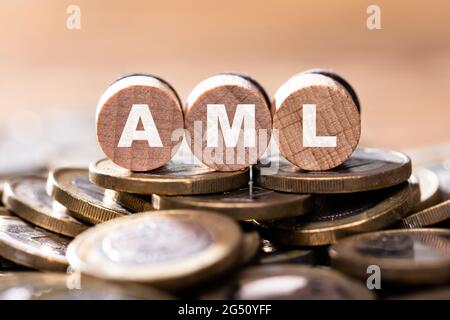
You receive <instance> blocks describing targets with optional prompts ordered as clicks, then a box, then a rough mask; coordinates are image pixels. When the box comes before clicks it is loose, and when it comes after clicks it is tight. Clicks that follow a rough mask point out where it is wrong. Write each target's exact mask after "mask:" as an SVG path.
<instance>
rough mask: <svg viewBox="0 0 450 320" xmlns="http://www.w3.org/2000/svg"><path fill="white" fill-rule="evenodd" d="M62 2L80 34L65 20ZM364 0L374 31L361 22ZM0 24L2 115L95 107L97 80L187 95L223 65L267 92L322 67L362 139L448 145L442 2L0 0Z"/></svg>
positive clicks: (448, 52) (449, 5)
mask: <svg viewBox="0 0 450 320" xmlns="http://www.w3.org/2000/svg"><path fill="white" fill-rule="evenodd" d="M70 4H76V5H78V6H80V8H81V30H72V31H71V30H68V29H67V28H66V19H67V17H68V15H67V13H66V8H67V6H68V5H70ZM370 4H377V5H379V6H380V7H381V18H382V28H383V29H382V30H373V31H369V30H368V29H367V27H366V19H367V16H368V15H367V13H366V9H367V7H368V6H369V5H370ZM0 23H1V27H0V39H1V45H0V119H1V121H2V122H3V123H4V122H7V121H8V119H9V118H10V116H11V114H12V113H13V112H21V111H23V110H28V111H30V110H31V112H35V113H39V112H42V111H44V110H48V109H64V108H67V109H70V110H73V109H80V110H86V112H90V113H92V114H94V112H95V106H96V103H97V100H98V98H99V97H100V95H101V93H102V92H103V90H104V89H105V87H106V86H107V85H108V84H109V83H110V82H111V81H113V80H114V79H115V78H116V77H117V76H119V75H122V74H125V73H130V72H136V71H138V72H150V73H154V74H157V75H160V76H161V77H163V78H165V79H167V80H168V81H169V82H171V83H172V84H173V85H174V86H175V88H177V90H178V91H179V93H180V95H181V97H182V98H183V99H185V98H186V97H187V95H188V93H189V92H190V90H191V89H192V88H193V87H194V86H195V85H196V84H197V83H198V82H199V81H201V80H202V79H204V78H206V77H207V76H209V75H211V74H214V73H217V72H221V71H243V72H247V73H249V74H250V75H252V76H254V77H255V78H256V79H257V80H259V81H260V82H261V83H262V84H263V85H264V86H265V87H266V88H267V90H268V92H269V93H270V94H273V93H274V92H275V90H276V89H277V88H278V87H279V86H280V85H281V84H282V83H283V82H284V81H285V80H287V79H288V78H289V77H290V76H291V75H293V74H295V73H296V72H299V71H302V70H305V69H308V68H313V67H323V68H332V69H334V70H335V71H337V72H339V73H341V74H342V75H343V76H344V77H345V78H347V79H348V80H349V81H350V82H351V84H352V85H353V86H354V87H355V89H356V91H357V93H358V94H359V97H360V100H361V102H362V110H363V136H362V137H363V140H362V141H363V143H365V144H370V145H375V146H381V147H390V148H401V149H404V148H411V147H420V146H424V145H428V144H433V143H442V142H449V141H450V125H449V120H450V1H448V0H441V1H439V0H436V1H425V0H416V1H415V0H409V1H392V0H376V1H363V0H346V1H335V0H314V1H312V0H311V1H298V0H297V1H294V0H282V1H276V0H265V1H257V0H252V1H238V0H229V1H211V0H196V1H182V0H180V1H137V0H128V1H111V0H109V1H100V0H95V1H93V0H71V1H62V0H40V1H34V0H28V1H26V0H15V1H2V2H1V4H0ZM92 126H93V124H92ZM93 139H94V138H93Z"/></svg>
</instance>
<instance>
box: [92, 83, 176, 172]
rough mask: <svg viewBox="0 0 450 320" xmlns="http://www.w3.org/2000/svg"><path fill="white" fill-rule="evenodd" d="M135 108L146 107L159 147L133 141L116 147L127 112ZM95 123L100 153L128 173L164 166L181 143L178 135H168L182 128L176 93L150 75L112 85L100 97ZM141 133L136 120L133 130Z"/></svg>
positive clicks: (142, 127)
mask: <svg viewBox="0 0 450 320" xmlns="http://www.w3.org/2000/svg"><path fill="white" fill-rule="evenodd" d="M136 105H144V106H145V105H147V106H148V109H149V110H150V114H151V117H152V118H153V121H154V123H155V126H156V129H157V130H158V133H159V137H160V140H161V143H162V147H161V146H156V144H155V146H150V143H149V141H148V140H133V141H132V142H131V146H129V147H119V146H118V145H119V141H120V139H121V137H122V134H123V131H124V128H125V124H126V123H127V120H128V117H129V115H130V111H131V110H132V108H133V106H136ZM96 121H97V140H98V143H99V144H100V146H101V148H102V150H103V152H104V153H105V154H106V156H107V157H108V158H110V159H111V160H112V161H113V162H114V163H116V164H117V165H119V166H121V167H123V168H126V169H129V170H132V171H148V170H152V169H156V168H159V167H161V166H162V165H164V164H165V163H167V162H168V161H169V160H170V159H171V157H172V154H173V153H174V152H175V151H176V149H177V147H178V145H179V144H180V142H181V140H182V136H179V138H177V139H172V134H173V132H175V131H176V130H182V129H183V127H184V125H183V111H182V109H181V103H180V100H179V98H178V96H177V94H176V92H175V91H174V89H173V88H172V87H171V86H170V85H168V84H167V83H166V82H164V81H163V80H161V79H159V78H156V77H154V76H150V75H131V76H127V77H123V78H121V79H119V80H117V81H116V82H114V83H113V84H112V85H111V86H110V87H109V88H108V89H107V90H106V91H105V92H104V94H103V95H102V97H101V98H100V101H99V103H98V105H97V117H96ZM147 128H148V127H147ZM142 130H144V125H143V123H142V118H140V120H139V121H138V124H137V125H136V131H142ZM172 140H174V141H172Z"/></svg>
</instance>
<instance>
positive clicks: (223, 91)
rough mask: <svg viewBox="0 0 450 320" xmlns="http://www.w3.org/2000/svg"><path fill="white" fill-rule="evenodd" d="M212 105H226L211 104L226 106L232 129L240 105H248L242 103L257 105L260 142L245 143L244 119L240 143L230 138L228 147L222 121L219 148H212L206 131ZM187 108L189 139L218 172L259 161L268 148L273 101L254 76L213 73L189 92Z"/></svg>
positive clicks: (199, 155) (257, 125) (256, 131)
mask: <svg viewBox="0 0 450 320" xmlns="http://www.w3.org/2000/svg"><path fill="white" fill-rule="evenodd" d="M208 105H210V107H213V108H222V106H220V107H219V106H211V105H223V106H224V108H225V111H226V115H227V117H228V123H229V125H230V128H233V124H234V121H235V114H236V113H237V112H236V111H237V110H238V108H240V109H239V110H244V109H242V108H247V106H245V107H244V106H242V105H254V111H255V112H254V116H255V118H254V120H255V121H254V122H255V127H254V129H255V136H256V137H255V140H256V141H255V140H253V141H255V143H254V146H248V145H246V144H245V139H244V134H243V132H244V128H245V123H244V121H245V120H244V121H243V122H242V124H241V128H240V130H241V131H240V135H239V136H238V138H237V144H236V146H233V145H234V144H233V141H230V142H229V144H228V146H227V145H226V141H225V140H226V139H224V136H223V135H224V134H225V133H224V128H223V127H222V126H221V122H219V121H218V124H217V126H218V131H217V132H218V138H217V139H218V140H217V142H218V143H217V147H214V146H210V147H208V141H207V134H206V132H207V130H208V121H207V110H208ZM184 111H185V115H186V117H185V127H186V129H187V130H188V132H189V136H188V137H187V142H188V144H189V146H190V148H191V150H192V152H193V153H194V155H195V156H196V157H197V158H198V159H199V160H200V161H202V162H203V163H204V164H205V165H207V166H208V167H210V168H213V169H215V170H218V171H235V170H240V169H243V168H246V167H248V166H249V165H251V164H254V163H256V162H257V160H258V158H259V157H260V156H261V155H262V154H263V153H264V151H265V150H266V148H267V145H268V143H269V140H270V135H271V132H272V116H271V113H270V101H269V99H268V98H267V94H266V93H265V91H264V89H263V88H262V87H261V86H260V85H259V84H258V83H257V82H256V81H255V80H253V79H251V78H248V77H246V76H243V75H239V74H219V75H215V76H212V77H210V78H208V79H206V80H204V81H203V82H201V83H200V84H199V85H197V87H195V88H194V90H193V91H192V92H191V94H190V95H189V98H188V101H187V104H186V106H185V110H184ZM195 122H197V123H198V124H201V126H199V125H198V124H197V126H195V125H194V123H195ZM210 125H211V124H210ZM236 125H237V124H236ZM200 127H201V128H200ZM249 128H250V127H249ZM212 129H215V128H212ZM251 129H253V127H251ZM262 137H264V138H262ZM230 140H232V139H230Z"/></svg>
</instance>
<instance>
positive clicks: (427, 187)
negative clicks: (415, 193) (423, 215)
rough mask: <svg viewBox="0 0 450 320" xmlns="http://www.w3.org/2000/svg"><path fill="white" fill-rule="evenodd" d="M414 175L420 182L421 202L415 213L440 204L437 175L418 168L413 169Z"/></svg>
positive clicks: (428, 170)
mask: <svg viewBox="0 0 450 320" xmlns="http://www.w3.org/2000/svg"><path fill="white" fill-rule="evenodd" d="M413 174H414V175H415V176H416V177H417V179H418V180H419V188H420V202H419V203H418V204H417V205H416V206H415V207H414V209H413V211H414V212H418V211H421V210H424V209H426V208H429V207H431V206H433V205H435V204H438V203H439V202H440V201H441V194H440V191H439V177H438V176H437V174H436V173H434V172H433V171H431V170H430V169H427V168H425V167H416V168H415V169H413Z"/></svg>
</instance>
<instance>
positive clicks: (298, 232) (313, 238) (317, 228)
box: [254, 183, 411, 246]
mask: <svg viewBox="0 0 450 320" xmlns="http://www.w3.org/2000/svg"><path fill="white" fill-rule="evenodd" d="M410 198H411V185H410V184H409V183H405V185H404V186H402V187H401V188H400V189H399V190H395V191H394V193H393V194H390V195H389V196H387V198H386V199H385V200H383V201H381V202H380V203H378V204H377V205H375V206H374V207H371V208H369V209H367V210H365V211H363V212H361V213H358V214H356V215H353V216H351V217H346V218H341V219H339V220H333V221H320V222H310V223H308V224H307V225H305V226H303V227H301V228H291V229H288V228H282V227H279V226H278V227H277V225H276V223H277V222H276V221H275V222H268V223H262V222H261V221H254V223H255V224H256V226H257V227H258V228H260V230H261V231H262V232H263V234H265V235H266V236H267V238H268V239H272V240H274V242H275V243H280V244H284V245H295V246H319V245H327V244H332V243H335V242H336V241H337V240H338V239H340V238H343V237H346V236H350V235H353V234H356V233H361V232H370V231H372V230H378V229H380V228H383V227H386V226H388V225H391V224H392V223H395V222H397V221H398V220H400V218H401V217H403V216H405V215H406V214H408V211H409V207H410ZM311 214H314V213H311ZM361 218H363V219H361Z"/></svg>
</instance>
